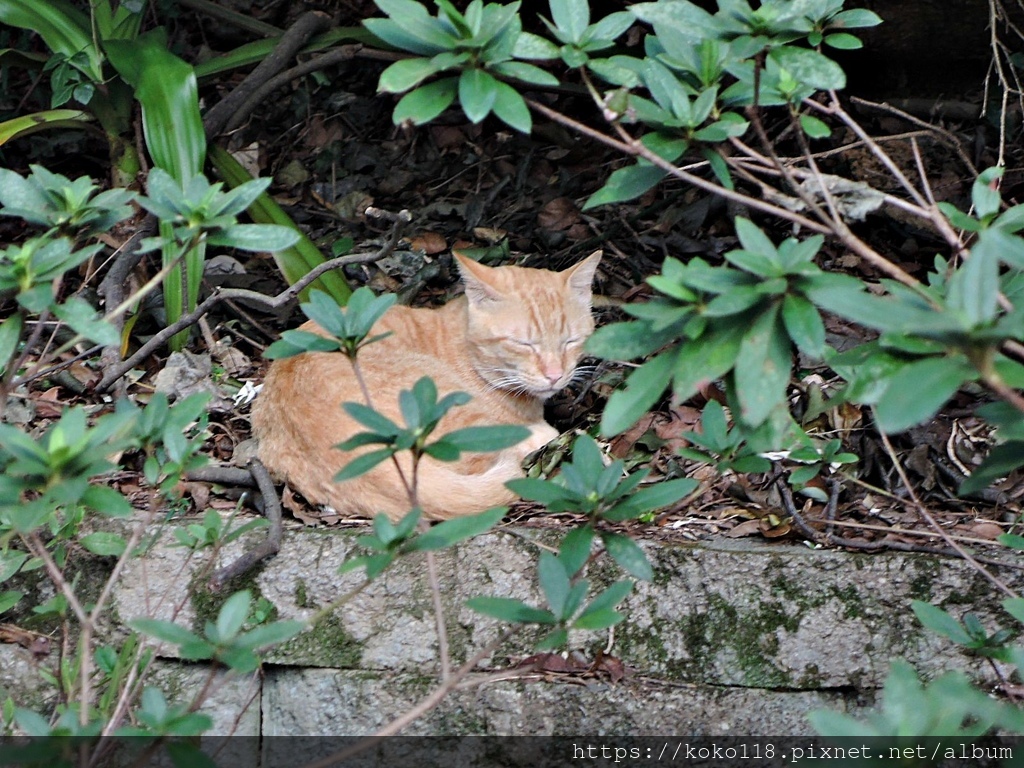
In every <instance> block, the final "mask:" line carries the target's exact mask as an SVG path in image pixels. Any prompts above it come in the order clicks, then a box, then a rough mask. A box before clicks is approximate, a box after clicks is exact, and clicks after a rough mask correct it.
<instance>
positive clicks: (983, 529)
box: [966, 520, 1006, 541]
mask: <svg viewBox="0 0 1024 768" xmlns="http://www.w3.org/2000/svg"><path fill="white" fill-rule="evenodd" d="M966 530H967V532H968V533H969V534H970V535H971V536H973V537H974V538H976V539H987V540H989V541H995V540H996V539H997V538H999V537H1000V536H1002V535H1003V534H1004V533H1006V530H1005V529H1004V528H1003V526H1001V525H999V524H997V523H992V522H989V521H987V520H983V521H981V522H978V523H975V524H974V525H968V526H966Z"/></svg>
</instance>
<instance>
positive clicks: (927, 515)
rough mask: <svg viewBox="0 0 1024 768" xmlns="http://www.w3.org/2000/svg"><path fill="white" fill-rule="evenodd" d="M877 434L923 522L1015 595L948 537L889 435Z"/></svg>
mask: <svg viewBox="0 0 1024 768" xmlns="http://www.w3.org/2000/svg"><path fill="white" fill-rule="evenodd" d="M876 422H877V416H876ZM878 434H879V436H880V437H881V438H882V444H883V445H884V446H885V451H886V453H888V454H889V460H890V461H892V463H893V467H894V468H895V470H896V473H897V474H898V475H899V476H900V482H902V483H903V487H904V488H905V489H906V490H907V493H908V494H909V495H910V498H911V499H912V500H913V502H914V508H915V509H916V510H917V513H918V514H919V515H920V516H921V518H922V519H923V520H924V521H925V522H927V523H928V525H930V526H931V527H932V528H933V529H934V530H935V531H936V533H938V534H939V536H940V537H942V540H943V541H944V542H946V544H947V545H948V546H949V547H950V548H952V549H953V550H954V551H955V552H956V553H957V554H958V555H959V556H960V557H962V558H963V559H964V560H966V561H967V562H968V564H970V566H971V567H972V568H974V569H975V570H976V571H978V573H980V574H981V575H982V576H984V577H985V578H986V579H988V580H989V581H990V582H992V584H994V585H995V586H996V587H997V588H998V589H999V590H1001V591H1002V592H1003V593H1004V594H1005V595H1007V596H1009V597H1016V596H1017V593H1016V592H1014V591H1013V590H1012V589H1010V588H1009V587H1008V586H1006V584H1005V583H1004V582H1003V581H1002V580H1001V579H999V578H998V577H996V576H994V575H993V574H991V573H989V571H987V570H986V569H985V568H983V567H982V566H981V564H980V563H978V561H977V560H976V559H975V558H974V556H972V555H971V554H970V553H969V552H967V551H966V550H965V549H964V548H963V547H961V546H960V545H959V544H958V543H957V542H956V541H954V540H953V539H952V538H951V537H950V535H949V534H948V533H946V531H945V529H944V528H943V527H942V526H941V525H939V524H938V522H937V521H936V520H935V518H934V517H933V516H932V514H931V512H929V511H928V510H927V509H926V508H925V506H924V504H922V503H921V500H920V499H919V498H918V496H917V492H916V491H915V490H914V487H913V486H912V485H911V484H910V479H909V478H908V477H907V473H906V471H905V470H904V469H903V465H902V464H901V463H900V460H899V458H898V457H897V456H896V451H895V450H894V449H893V447H892V443H891V442H890V441H889V436H888V435H887V434H886V433H885V432H883V431H882V430H881V429H880V430H878Z"/></svg>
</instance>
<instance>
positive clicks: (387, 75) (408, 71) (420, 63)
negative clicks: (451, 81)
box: [377, 58, 439, 93]
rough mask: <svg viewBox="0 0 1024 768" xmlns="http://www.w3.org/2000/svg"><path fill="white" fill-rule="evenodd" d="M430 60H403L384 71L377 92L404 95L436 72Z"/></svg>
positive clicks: (436, 67) (435, 66) (435, 65)
mask: <svg viewBox="0 0 1024 768" xmlns="http://www.w3.org/2000/svg"><path fill="white" fill-rule="evenodd" d="M438 69H439V68H438V66H437V64H435V63H434V62H433V61H432V60H431V59H418V58H417V59H403V60H401V61H396V62H395V63H394V64H392V65H391V66H390V67H388V68H387V69H385V70H384V71H383V72H382V73H381V76H380V82H378V84H377V90H378V91H379V92H380V93H405V92H406V91H408V90H409V89H410V88H415V87H416V86H417V85H419V84H420V83H422V82H423V81H424V80H426V79H427V78H428V77H430V76H431V75H433V74H434V73H435V72H437V71H438Z"/></svg>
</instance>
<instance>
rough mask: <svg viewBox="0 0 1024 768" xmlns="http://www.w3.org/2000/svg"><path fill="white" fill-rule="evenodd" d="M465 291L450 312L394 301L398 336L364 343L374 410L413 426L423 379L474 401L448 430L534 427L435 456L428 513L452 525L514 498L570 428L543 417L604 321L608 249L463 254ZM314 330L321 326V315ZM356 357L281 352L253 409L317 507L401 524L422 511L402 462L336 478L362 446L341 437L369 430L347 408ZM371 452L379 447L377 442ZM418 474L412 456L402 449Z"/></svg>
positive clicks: (421, 493)
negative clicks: (512, 437) (351, 447)
mask: <svg viewBox="0 0 1024 768" xmlns="http://www.w3.org/2000/svg"><path fill="white" fill-rule="evenodd" d="M456 258H457V260H458V265H459V271H460V273H461V274H462V279H463V282H464V284H465V287H466V294H465V296H462V297H459V298H458V299H455V300H454V301H451V302H449V303H448V304H446V305H445V306H443V307H441V308H440V309H412V308H410V307H401V306H395V307H392V308H391V309H389V310H388V311H387V313H386V314H385V315H384V316H383V317H382V318H381V320H380V321H379V322H378V323H377V324H376V325H375V326H374V328H373V334H374V335H375V334H378V333H383V332H386V331H391V332H392V334H391V335H390V336H388V337H387V338H385V339H383V340H382V341H378V342H375V343H373V344H370V345H368V346H366V347H364V348H363V349H362V350H360V352H359V365H360V368H361V370H362V373H363V377H364V379H365V381H366V383H367V386H368V388H369V390H370V394H371V396H372V398H373V406H374V407H375V408H377V409H378V410H379V411H381V412H382V413H384V414H385V415H386V416H388V417H389V418H390V419H391V420H392V421H395V422H396V423H399V424H401V423H402V419H401V416H400V413H399V410H398V393H399V391H400V390H402V389H411V388H412V385H413V384H414V383H415V382H416V380H417V379H419V378H420V377H422V376H430V377H431V378H433V379H434V382H435V383H436V384H437V389H438V393H439V396H444V395H445V394H448V393H449V392H454V391H463V392H467V393H469V394H470V395H471V396H472V400H470V401H469V403H468V404H466V405H464V406H461V407H457V408H453V409H452V410H451V411H449V412H448V414H447V415H446V416H445V417H444V419H442V420H441V423H440V424H439V426H438V429H437V431H436V432H435V433H434V434H435V435H441V434H444V433H445V432H450V431H452V430H454V429H459V428H461V427H467V426H478V425H489V424H522V425H525V426H527V427H529V429H530V432H531V436H530V437H529V438H528V439H526V440H524V441H523V442H522V443H519V444H518V445H515V446H513V447H511V448H507V449H505V450H503V451H498V452H495V453H486V454H480V453H463V454H462V456H461V458H460V459H459V460H458V461H456V462H449V463H445V462H439V461H436V460H434V459H432V458H430V457H429V456H425V457H424V458H423V459H422V461H421V462H420V466H419V478H418V488H417V498H418V500H419V504H420V507H421V508H422V509H423V513H424V516H425V517H427V518H428V519H435V520H443V519H447V518H450V517H456V516H458V515H468V514H474V513H476V512H481V511H483V510H484V509H487V508H488V507H492V506H496V505H500V504H507V503H509V502H510V501H512V500H514V499H515V495H514V494H513V493H512V492H511V491H509V490H508V489H507V488H505V485H504V484H505V481H506V480H511V479H512V478H515V477H521V476H522V468H521V466H520V465H521V463H522V460H523V459H524V458H525V457H526V455H527V454H529V453H530V452H532V451H534V450H536V449H537V448H539V447H540V446H542V445H544V444H545V443H547V442H548V441H550V440H551V439H553V438H554V437H555V436H556V435H557V434H558V433H557V432H556V431H555V429H554V428H552V427H551V426H549V425H548V424H547V423H546V422H545V421H544V413H543V411H544V408H543V405H544V401H545V400H546V399H547V398H549V397H551V396H552V395H553V394H555V393H556V392H558V391H559V390H560V389H562V388H563V387H565V386H566V385H567V384H568V383H569V381H570V380H571V379H572V377H573V373H574V370H575V367H576V363H577V361H578V360H579V358H580V354H581V352H582V349H583V342H584V341H586V339H587V337H588V336H590V334H591V333H592V332H593V330H594V321H593V319H592V318H591V314H590V305H591V287H590V284H591V282H592V280H593V278H594V272H595V270H596V269H597V265H598V262H599V261H600V259H601V254H600V253H595V254H593V255H592V256H590V257H589V258H587V259H585V260H584V261H582V262H580V263H579V264H577V265H576V266H574V267H572V268H571V269H568V270H566V271H564V272H551V271H548V270H544V269H524V268H522V267H512V266H507V267H486V266H484V265H482V264H479V263H477V262H475V261H471V260H469V259H465V258H462V257H458V256H457V257H456ZM302 329H303V330H307V331H314V332H320V333H322V331H320V329H319V327H318V326H316V325H315V324H314V323H313V322H311V321H310V322H307V323H306V324H305V325H303V326H302ZM362 400H363V398H362V395H361V392H360V389H359V385H358V382H357V380H356V378H355V376H354V375H353V372H352V366H351V363H350V362H349V361H348V359H347V358H346V357H345V356H344V355H342V354H341V353H338V352H328V353H324V352H315V353H312V352H307V353H304V354H301V355H298V356H296V357H291V358H286V359H283V360H278V361H277V362H275V363H274V364H273V365H271V366H270V371H269V373H268V374H267V379H266V382H265V383H264V385H263V389H262V391H261V392H260V395H259V397H258V398H256V401H255V403H254V405H253V412H252V424H253V431H254V433H255V434H256V436H257V437H258V438H259V444H260V445H259V457H260V460H261V461H262V462H263V463H264V464H265V465H266V467H267V468H268V469H269V470H270V471H271V472H272V473H273V474H275V475H277V476H278V477H279V478H281V479H283V480H285V481H287V483H288V484H289V485H290V486H291V487H292V488H294V489H295V490H297V491H299V492H300V493H301V494H302V495H303V496H305V497H306V499H308V500H309V501H310V502H312V503H314V504H326V505H329V506H331V507H333V508H334V509H336V510H338V511H339V512H342V513H347V514H358V515H364V516H373V515H375V514H377V513H379V512H384V513H385V514H387V515H388V516H389V517H390V518H392V519H397V518H399V517H401V516H402V515H404V514H405V513H406V512H408V511H409V509H410V504H409V499H408V495H407V493H406V490H405V488H404V487H403V485H402V482H401V480H400V478H399V476H398V473H397V471H396V469H395V466H394V464H393V463H391V462H385V463H383V464H380V465H378V466H377V467H376V468H374V469H373V470H371V471H370V472H368V473H366V474H364V475H362V476H361V477H357V478H354V479H352V480H347V481H344V482H342V483H336V482H334V475H335V474H336V473H337V472H338V470H339V469H340V468H341V467H343V466H344V465H345V464H347V463H348V462H349V461H350V460H351V459H352V457H353V456H354V455H357V454H358V453H359V451H358V450H357V451H353V452H351V453H346V452H344V451H340V450H338V449H337V448H335V447H334V446H335V445H337V444H338V443H340V442H341V441H343V440H345V439H346V438H348V437H349V436H351V435H352V434H354V433H356V432H360V431H364V428H363V427H361V426H360V425H359V424H357V423H356V422H354V421H353V420H352V419H350V418H349V417H348V414H346V413H345V412H344V411H343V410H342V408H341V404H342V403H344V402H347V401H357V402H362ZM366 450H369V449H366ZM400 459H401V464H402V469H403V472H404V474H405V476H406V477H409V469H410V466H409V460H408V458H407V457H406V456H404V455H400Z"/></svg>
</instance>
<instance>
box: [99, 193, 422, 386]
mask: <svg viewBox="0 0 1024 768" xmlns="http://www.w3.org/2000/svg"><path fill="white" fill-rule="evenodd" d="M403 213H406V212H403ZM406 216H409V215H408V213H406ZM408 220H411V216H409V218H408ZM395 229H397V227H396V228H395ZM399 239H400V236H395V235H394V234H393V235H392V237H391V238H389V240H388V242H387V243H386V244H385V245H384V246H383V247H382V248H381V249H379V250H378V251H375V252H373V253H355V254H349V255H347V256H339V257H338V258H336V259H329V260H328V261H325V262H324V263H323V264H318V265H317V266H316V267H314V268H313V269H312V270H310V271H309V272H308V273H306V274H305V275H303V276H302V278H301V279H299V280H297V281H296V282H295V283H294V284H293V285H291V286H290V287H289V288H286V289H285V290H283V291H281V293H279V294H277V295H276V296H267V295H266V294H262V293H259V292H258V291H250V290H247V289H244V288H216V289H214V292H213V293H212V294H210V296H208V297H207V298H206V300H204V301H203V302H201V303H200V304H199V306H197V307H196V308H195V309H194V310H192V311H191V312H189V313H188V314H186V315H183V316H182V317H181V318H180V319H179V320H177V321H176V322H173V323H171V324H170V325H168V326H167V327H166V328H164V329H163V330H161V331H160V332H159V333H157V334H155V335H154V336H153V337H152V338H151V339H150V340H149V341H147V342H146V343H145V344H143V345H142V346H141V347H140V348H139V349H138V351H137V352H136V353H135V354H134V355H132V356H131V357H129V358H127V359H126V360H124V361H123V362H121V363H120V364H118V365H116V366H114V367H113V368H111V369H110V370H108V371H107V372H106V373H105V374H104V375H103V378H102V379H101V380H100V383H99V384H97V385H96V389H97V390H98V391H100V392H103V391H105V390H107V389H108V388H109V387H110V385H111V384H113V383H114V382H115V381H117V380H118V379H119V378H121V376H123V375H124V374H125V373H126V372H127V371H129V370H131V369H132V368H133V367H134V366H135V365H137V364H138V363H139V362H141V361H142V360H144V359H146V357H147V356H149V355H150V354H151V353H152V352H153V351H154V350H156V349H158V348H159V347H160V346H162V345H163V344H164V343H165V342H166V341H167V340H168V339H170V338H171V337H172V336H174V334H176V333H178V332H179V331H182V330H184V329H185V328H188V327H189V326H191V325H192V324H193V323H194V322H196V321H197V320H198V319H199V318H200V317H203V316H204V315H205V314H206V313H207V312H209V311H210V310H211V309H212V308H213V307H215V306H216V305H217V304H219V303H220V302H222V301H226V300H228V299H239V300H244V301H249V302H255V303H257V304H261V305H262V306H265V307H267V308H269V309H277V308H278V307H283V306H284V305H285V304H287V303H288V302H289V301H291V300H292V299H294V298H295V297H296V296H298V295H299V293H300V292H301V291H302V289H304V288H305V287H306V286H308V285H309V284H310V283H312V282H313V281H314V280H316V279H317V278H318V277H320V275H322V274H324V273H325V272H329V271H330V270H332V269H339V268H341V267H344V266H347V265H349V264H365V263H367V262H374V261H380V260H381V259H382V258H384V257H385V256H387V255H388V254H390V253H391V252H392V251H393V250H394V249H395V247H396V246H397V244H398V240H399ZM161 272H163V270H161ZM151 282H152V281H151Z"/></svg>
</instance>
